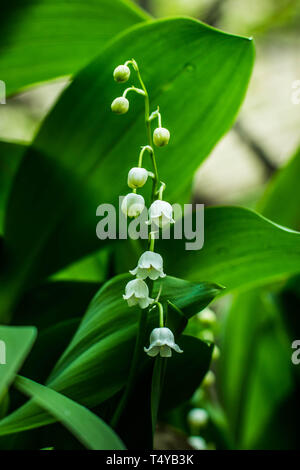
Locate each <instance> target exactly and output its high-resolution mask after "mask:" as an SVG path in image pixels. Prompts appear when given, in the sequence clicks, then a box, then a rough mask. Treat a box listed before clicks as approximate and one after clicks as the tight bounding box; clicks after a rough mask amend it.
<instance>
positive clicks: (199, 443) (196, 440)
mask: <svg viewBox="0 0 300 470" xmlns="http://www.w3.org/2000/svg"><path fill="white" fill-rule="evenodd" d="M187 442H188V444H189V445H190V446H191V447H192V448H193V449H196V450H206V448H207V447H206V446H207V444H206V441H205V440H204V439H203V437H200V436H190V437H188V439H187Z"/></svg>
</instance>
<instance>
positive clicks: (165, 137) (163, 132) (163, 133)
mask: <svg viewBox="0 0 300 470" xmlns="http://www.w3.org/2000/svg"><path fill="white" fill-rule="evenodd" d="M169 140H170V132H169V131H168V129H166V128H165V127H157V128H156V129H155V130H154V132H153V142H154V144H155V145H156V147H164V146H165V145H168V143H169Z"/></svg>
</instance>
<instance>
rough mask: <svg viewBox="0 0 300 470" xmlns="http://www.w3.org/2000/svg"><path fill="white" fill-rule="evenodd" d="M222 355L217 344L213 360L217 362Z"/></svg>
mask: <svg viewBox="0 0 300 470" xmlns="http://www.w3.org/2000/svg"><path fill="white" fill-rule="evenodd" d="M220 355H221V353H220V349H219V348H218V346H217V345H216V344H215V347H214V350H213V353H212V360H213V361H217V360H218V359H219V357H220Z"/></svg>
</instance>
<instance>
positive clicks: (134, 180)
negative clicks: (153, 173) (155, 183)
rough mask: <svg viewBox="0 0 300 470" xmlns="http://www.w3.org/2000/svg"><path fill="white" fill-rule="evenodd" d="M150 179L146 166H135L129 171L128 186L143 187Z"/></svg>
mask: <svg viewBox="0 0 300 470" xmlns="http://www.w3.org/2000/svg"><path fill="white" fill-rule="evenodd" d="M147 179H148V171H147V170H145V168H139V167H134V168H131V170H130V171H129V173H128V180H127V182H128V186H129V187H130V188H133V189H134V188H141V187H142V186H144V184H145V183H146V181H147Z"/></svg>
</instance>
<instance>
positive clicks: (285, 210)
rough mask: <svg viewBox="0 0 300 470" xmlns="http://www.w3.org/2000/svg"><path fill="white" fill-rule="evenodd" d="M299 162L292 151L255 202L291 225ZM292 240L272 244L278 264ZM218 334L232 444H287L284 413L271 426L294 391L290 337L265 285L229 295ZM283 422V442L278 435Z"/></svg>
mask: <svg viewBox="0 0 300 470" xmlns="http://www.w3.org/2000/svg"><path fill="white" fill-rule="evenodd" d="M299 164H300V153H299V151H298V152H296V154H295V156H294V157H293V158H292V159H291V160H290V162H289V163H288V164H287V165H286V166H285V167H284V168H282V169H280V170H279V171H278V172H277V174H276V175H275V177H274V178H273V179H272V180H271V182H270V184H269V185H268V187H267V190H266V192H265V194H264V196H263V198H262V200H261V201H260V202H259V204H258V208H259V210H261V211H262V212H263V213H264V214H265V215H266V216H268V217H271V218H272V219H273V220H275V221H276V222H277V223H280V224H285V225H288V226H290V227H293V228H297V227H299V220H300V219H299V200H300V199H299V194H300V193H299V185H298V181H297V177H298V174H299V169H300V166H299ZM298 245H299V242H297V243H296V240H295V242H294V246H293V245H291V246H290V247H288V246H287V245H286V246H285V247H284V246H282V247H281V248H280V247H278V252H277V254H276V253H274V259H275V258H276V259H278V260H280V262H282V263H283V264H284V262H285V261H284V259H285V255H286V254H288V253H290V256H294V255H295V256H296V252H297V247H298ZM282 267H283V266H282ZM286 274H288V273H286ZM281 315H282V317H284V316H285V315H286V312H284V311H282V314H281ZM224 338H225V341H224V344H223V347H222V356H221V361H222V363H221V367H220V370H221V371H222V379H223V380H222V386H221V390H222V392H223V401H224V404H225V409H226V413H227V415H228V416H229V418H230V424H231V427H232V432H233V433H234V436H235V440H236V443H237V445H240V446H244V447H250V448H257V447H258V446H260V445H268V446H270V445H271V446H272V445H273V448H277V449H278V448H284V447H286V448H288V447H289V445H290V444H291V442H292V441H293V438H292V437H289V436H291V434H292V435H293V433H294V429H291V425H290V423H289V422H288V419H286V416H285V413H284V416H285V418H284V417H283V416H282V417H281V419H280V425H279V426H278V423H277V426H276V420H275V417H276V415H277V413H278V412H279V411H280V410H281V408H282V407H283V404H284V402H285V401H288V402H289V403H292V402H293V399H292V396H293V394H294V393H295V392H294V387H293V371H292V368H293V366H292V363H291V357H290V356H291V351H290V344H291V341H289V340H288V339H287V335H286V333H285V328H284V325H283V324H282V319H281V318H280V314H279V312H278V310H277V308H274V305H273V303H272V302H271V301H270V296H267V295H266V290H265V289H264V290H262V289H260V290H252V291H248V292H245V293H243V294H240V295H239V296H237V297H236V298H235V299H234V302H233V304H232V306H231V308H230V309H229V312H228V314H227V316H226V322H225V334H224ZM283 423H285V425H284V424H283ZM283 425H284V427H285V436H286V441H288V444H286V443H284V439H283V436H282V426H283ZM276 441H277V444H276V445H275V447H274V442H276ZM266 443H267V444H266ZM264 448H266V447H264Z"/></svg>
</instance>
